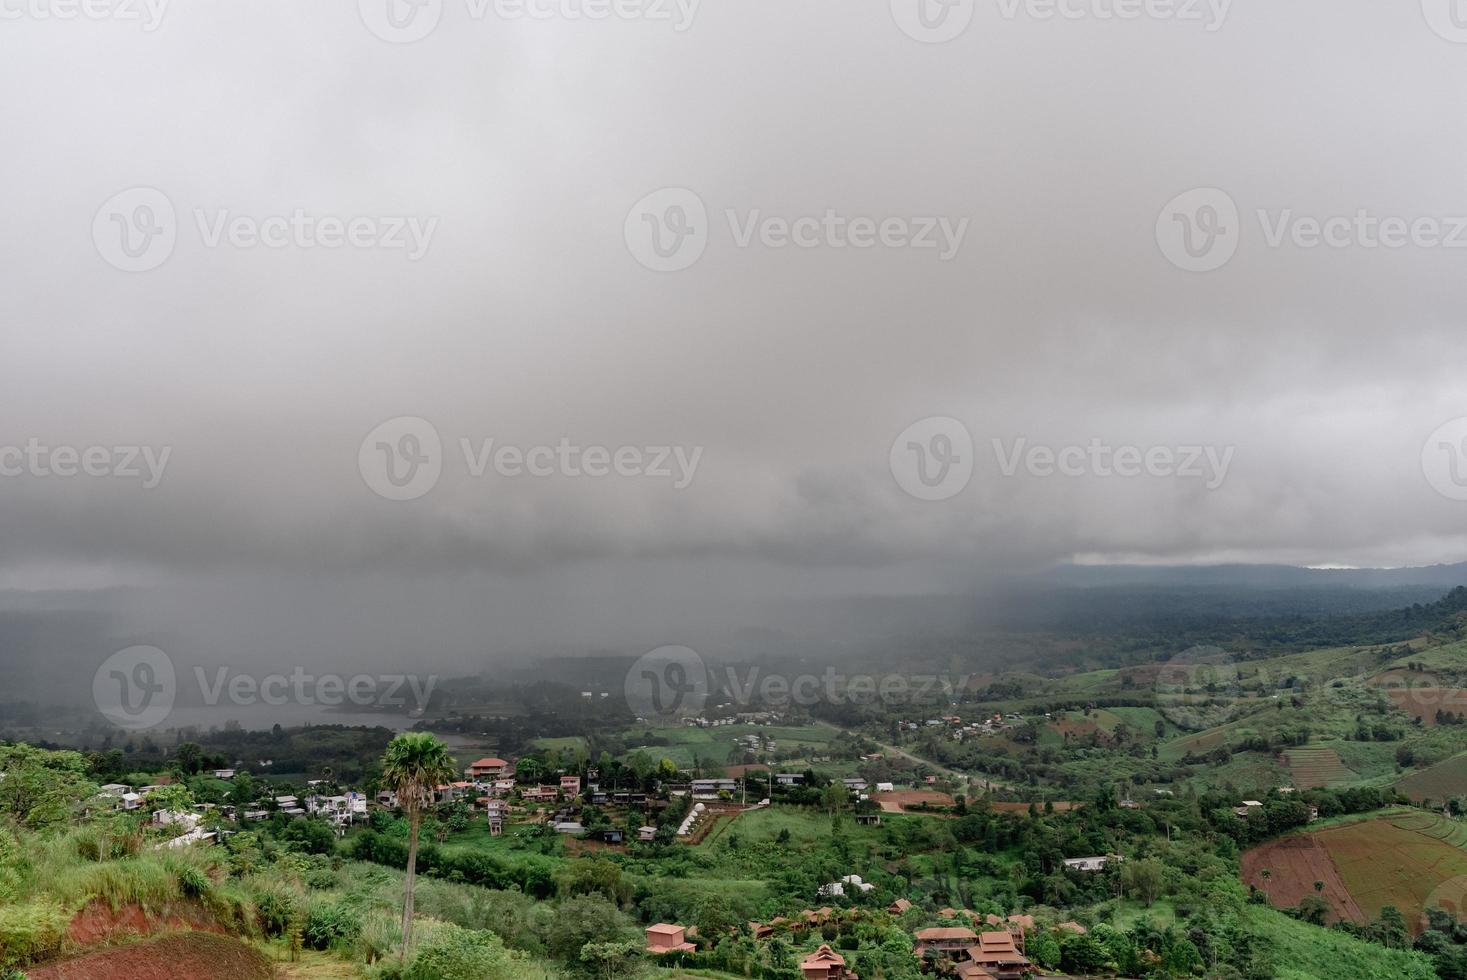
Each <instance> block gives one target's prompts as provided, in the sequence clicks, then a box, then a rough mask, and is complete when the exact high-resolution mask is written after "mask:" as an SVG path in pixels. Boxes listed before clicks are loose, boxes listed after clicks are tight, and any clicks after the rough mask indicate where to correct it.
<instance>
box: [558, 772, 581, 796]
mask: <svg viewBox="0 0 1467 980" xmlns="http://www.w3.org/2000/svg"><path fill="white" fill-rule="evenodd" d="M560 791H561V792H562V793H564V794H565V795H566V796H580V795H581V777H580V776H561V777H560Z"/></svg>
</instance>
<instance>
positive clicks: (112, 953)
mask: <svg viewBox="0 0 1467 980" xmlns="http://www.w3.org/2000/svg"><path fill="white" fill-rule="evenodd" d="M26 976H28V977H29V978H30V980H124V978H125V980H272V978H273V977H274V976H275V966H274V964H272V963H271V962H270V960H269V958H268V957H266V956H265V955H264V954H263V953H261V952H260V951H259V950H257V949H255V948H253V947H251V946H247V945H245V944H244V943H242V942H240V941H239V940H238V939H232V938H230V937H228V936H216V935H214V934H212V933H207V932H188V933H179V934H176V935H171V936H163V937H161V938H158V939H148V940H143V941H142V942H137V943H133V944H131V945H127V946H116V947H113V948H111V949H105V950H102V951H101V952H97V953H87V954H85V955H83V956H78V957H76V958H75V959H69V960H63V961H60V962H55V963H48V964H46V965H44V966H35V967H30V968H28V969H27V970H26Z"/></svg>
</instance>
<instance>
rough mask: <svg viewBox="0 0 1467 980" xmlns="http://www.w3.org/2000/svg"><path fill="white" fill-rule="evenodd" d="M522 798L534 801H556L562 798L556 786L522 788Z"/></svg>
mask: <svg viewBox="0 0 1467 980" xmlns="http://www.w3.org/2000/svg"><path fill="white" fill-rule="evenodd" d="M520 798H521V799H524V800H529V801H530V802H532V803H543V802H554V801H555V800H557V799H559V798H560V790H558V789H556V788H555V787H554V786H526V787H525V788H524V789H522V790H520Z"/></svg>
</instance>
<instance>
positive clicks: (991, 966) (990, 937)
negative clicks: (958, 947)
mask: <svg viewBox="0 0 1467 980" xmlns="http://www.w3.org/2000/svg"><path fill="white" fill-rule="evenodd" d="M1022 936H1023V933H1019V934H1018V936H1017V937H1016V936H1015V934H1014V933H1013V932H985V933H983V934H982V935H981V936H979V937H978V945H976V946H973V947H971V948H969V950H968V962H970V963H972V964H974V965H975V966H977V967H979V968H980V969H981V970H982V971H983V973H976V972H973V971H972V970H971V969H970V970H969V972H968V974H967V980H974V978H982V977H984V976H985V975H986V976H988V977H992V978H993V980H1020V978H1022V977H1023V976H1024V975H1025V974H1026V973H1028V972H1029V970H1030V963H1029V960H1028V959H1027V958H1025V956H1024V954H1023V953H1022V952H1020V950H1019V947H1018V944H1017V942H1016V938H1018V940H1019V941H1022ZM961 966H962V965H961V964H960V966H959V973H958V976H959V977H963V976H964V974H963V973H962V972H961Z"/></svg>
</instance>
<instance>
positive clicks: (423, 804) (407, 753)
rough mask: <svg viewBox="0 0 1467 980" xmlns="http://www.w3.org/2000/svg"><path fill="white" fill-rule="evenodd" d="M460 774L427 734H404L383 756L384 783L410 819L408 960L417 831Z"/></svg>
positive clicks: (405, 903) (405, 896)
mask: <svg viewBox="0 0 1467 980" xmlns="http://www.w3.org/2000/svg"><path fill="white" fill-rule="evenodd" d="M457 774H458V771H457V769H456V768H455V767H454V763H453V757H452V756H450V755H449V754H448V746H447V745H444V744H443V743H442V742H440V741H439V740H438V739H436V738H434V737H433V736H432V735H430V734H428V733H427V732H403V733H402V734H401V735H398V736H397V737H396V738H394V739H393V740H392V741H391V742H390V743H388V745H387V751H385V752H383V753H382V782H383V784H384V785H386V786H387V787H388V788H389V789H391V790H392V791H393V792H395V793H396V794H397V802H398V805H399V806H401V807H402V810H403V812H404V813H405V814H407V818H408V862H407V881H406V883H405V884H404V885H403V892H402V951H401V953H400V954H399V956H400V958H401V959H403V960H406V959H407V954H408V950H409V949H410V948H411V947H412V941H413V879H414V878H415V877H416V876H417V872H418V828H419V827H420V826H421V825H422V822H423V811H424V810H425V809H427V808H428V807H429V806H431V805H432V803H433V791H434V790H435V789H436V788H437V787H438V786H439V785H440V784H441V783H446V782H449V781H450V780H452V779H453V778H454V776H456V775H457Z"/></svg>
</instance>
